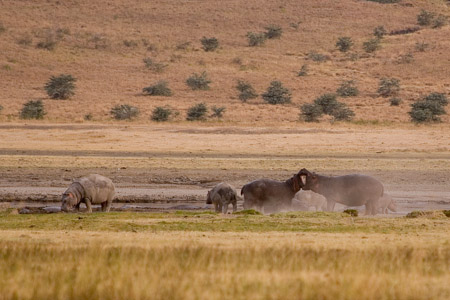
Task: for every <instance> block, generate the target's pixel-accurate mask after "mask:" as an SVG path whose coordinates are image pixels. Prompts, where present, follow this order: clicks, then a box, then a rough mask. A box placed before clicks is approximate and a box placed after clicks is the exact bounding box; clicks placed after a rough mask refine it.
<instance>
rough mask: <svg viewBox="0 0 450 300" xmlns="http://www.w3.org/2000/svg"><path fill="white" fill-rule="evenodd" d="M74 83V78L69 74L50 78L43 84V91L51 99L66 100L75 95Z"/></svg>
mask: <svg viewBox="0 0 450 300" xmlns="http://www.w3.org/2000/svg"><path fill="white" fill-rule="evenodd" d="M75 81H76V78H74V77H72V75H70V74H61V75H59V76H51V77H50V80H49V81H48V82H47V83H46V84H45V90H46V91H47V94H48V96H49V97H50V98H52V99H68V98H70V97H71V96H73V95H75V92H74V90H75Z"/></svg>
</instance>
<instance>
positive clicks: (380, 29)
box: [373, 26, 387, 39]
mask: <svg viewBox="0 0 450 300" xmlns="http://www.w3.org/2000/svg"><path fill="white" fill-rule="evenodd" d="M386 34H387V31H386V29H384V26H377V27H375V28H374V29H373V35H374V36H375V37H376V38H378V39H381V38H383V37H384V36H385V35H386Z"/></svg>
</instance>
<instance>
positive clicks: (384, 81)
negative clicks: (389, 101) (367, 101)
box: [378, 78, 400, 97]
mask: <svg viewBox="0 0 450 300" xmlns="http://www.w3.org/2000/svg"><path fill="white" fill-rule="evenodd" d="M399 91H400V80H398V79H396V78H381V79H380V82H379V84H378V94H379V95H380V96H382V97H390V96H395V95H397V94H398V92H399Z"/></svg>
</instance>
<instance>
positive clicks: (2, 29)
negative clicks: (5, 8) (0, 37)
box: [0, 22, 6, 34]
mask: <svg viewBox="0 0 450 300" xmlns="http://www.w3.org/2000/svg"><path fill="white" fill-rule="evenodd" d="M5 31H6V27H5V25H3V23H2V22H0V34H1V33H3V32H5Z"/></svg>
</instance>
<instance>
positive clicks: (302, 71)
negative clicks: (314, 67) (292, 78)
mask: <svg viewBox="0 0 450 300" xmlns="http://www.w3.org/2000/svg"><path fill="white" fill-rule="evenodd" d="M297 75H298V76H306V75H308V65H306V64H305V65H303V66H302V67H301V68H300V71H298V73H297Z"/></svg>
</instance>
